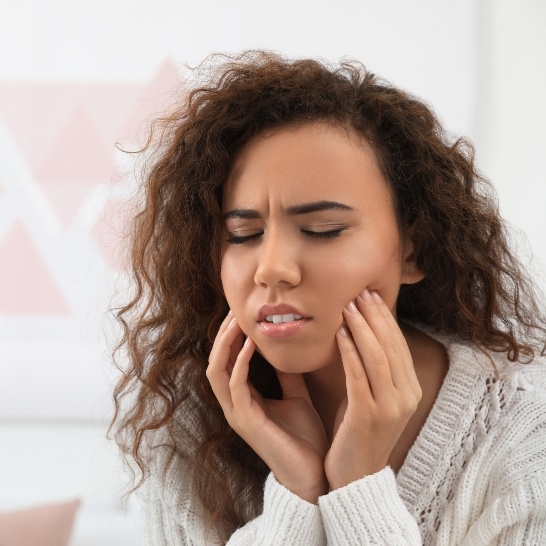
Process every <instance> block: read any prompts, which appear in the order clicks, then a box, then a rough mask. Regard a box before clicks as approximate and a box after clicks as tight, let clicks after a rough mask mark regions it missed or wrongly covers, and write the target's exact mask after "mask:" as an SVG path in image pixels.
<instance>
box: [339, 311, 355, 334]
mask: <svg viewBox="0 0 546 546" xmlns="http://www.w3.org/2000/svg"><path fill="white" fill-rule="evenodd" d="M353 305H354V304H353ZM337 333H338V334H339V335H340V336H341V337H349V334H348V332H347V329H346V328H345V327H344V326H341V328H340V329H339V330H338V331H337Z"/></svg>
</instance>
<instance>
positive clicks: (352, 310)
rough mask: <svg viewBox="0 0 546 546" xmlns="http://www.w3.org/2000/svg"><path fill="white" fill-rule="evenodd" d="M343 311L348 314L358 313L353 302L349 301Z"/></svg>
mask: <svg viewBox="0 0 546 546" xmlns="http://www.w3.org/2000/svg"><path fill="white" fill-rule="evenodd" d="M345 309H347V311H349V313H358V309H357V308H356V305H355V304H354V302H352V301H350V302H349V303H348V304H347V305H346V306H345Z"/></svg>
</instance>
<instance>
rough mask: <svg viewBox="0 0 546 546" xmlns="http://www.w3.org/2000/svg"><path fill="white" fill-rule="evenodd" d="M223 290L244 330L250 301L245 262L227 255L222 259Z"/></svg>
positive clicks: (221, 276) (221, 277)
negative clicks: (246, 309)
mask: <svg viewBox="0 0 546 546" xmlns="http://www.w3.org/2000/svg"><path fill="white" fill-rule="evenodd" d="M220 279H221V281H222V288H223V289H224V295H225V297H226V300H227V302H228V305H229V307H230V309H231V311H232V312H233V315H234V316H235V318H236V319H237V322H239V324H240V325H241V327H242V328H243V330H245V327H244V321H245V313H244V311H245V305H246V302H247V301H248V294H249V287H248V275H247V274H245V267H244V262H242V261H241V260H237V259H236V258H235V257H233V256H231V255H230V254H229V253H226V254H225V255H224V256H223V257H222V264H221V269H220Z"/></svg>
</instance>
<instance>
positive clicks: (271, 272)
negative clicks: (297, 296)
mask: <svg viewBox="0 0 546 546" xmlns="http://www.w3.org/2000/svg"><path fill="white" fill-rule="evenodd" d="M254 282H255V283H256V284H257V285H258V286H264V287H279V286H283V285H284V286H286V287H290V286H297V285H298V284H299V283H300V282H301V264H300V260H299V251H298V248H297V245H295V244H292V243H291V242H290V238H289V237H287V236H286V234H284V235H283V234H282V233H275V232H274V231H269V233H267V232H266V233H264V235H263V239H262V244H261V245H260V252H259V255H258V265H257V267H256V273H255V275H254Z"/></svg>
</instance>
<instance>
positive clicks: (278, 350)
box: [258, 340, 340, 373]
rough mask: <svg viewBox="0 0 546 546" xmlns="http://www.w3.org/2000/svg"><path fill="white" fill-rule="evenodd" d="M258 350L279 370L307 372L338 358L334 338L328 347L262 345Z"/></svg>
mask: <svg viewBox="0 0 546 546" xmlns="http://www.w3.org/2000/svg"><path fill="white" fill-rule="evenodd" d="M258 352H259V353H260V354H261V355H262V356H263V357H264V358H265V359H266V360H267V361H268V362H269V363H270V364H271V365H272V366H273V367H274V368H275V369H276V370H277V371H279V372H284V373H308V372H313V371H316V370H320V369H321V368H325V367H326V366H328V365H330V364H332V363H333V362H335V361H336V360H339V359H340V355H339V350H338V348H337V344H336V342H335V340H333V343H332V345H331V346H330V347H329V348H328V347H320V346H316V345H315V346H313V347H312V348H311V347H310V346H309V345H304V346H301V347H280V346H277V347H273V348H272V347H264V346H263V345H262V346H259V347H258Z"/></svg>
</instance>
